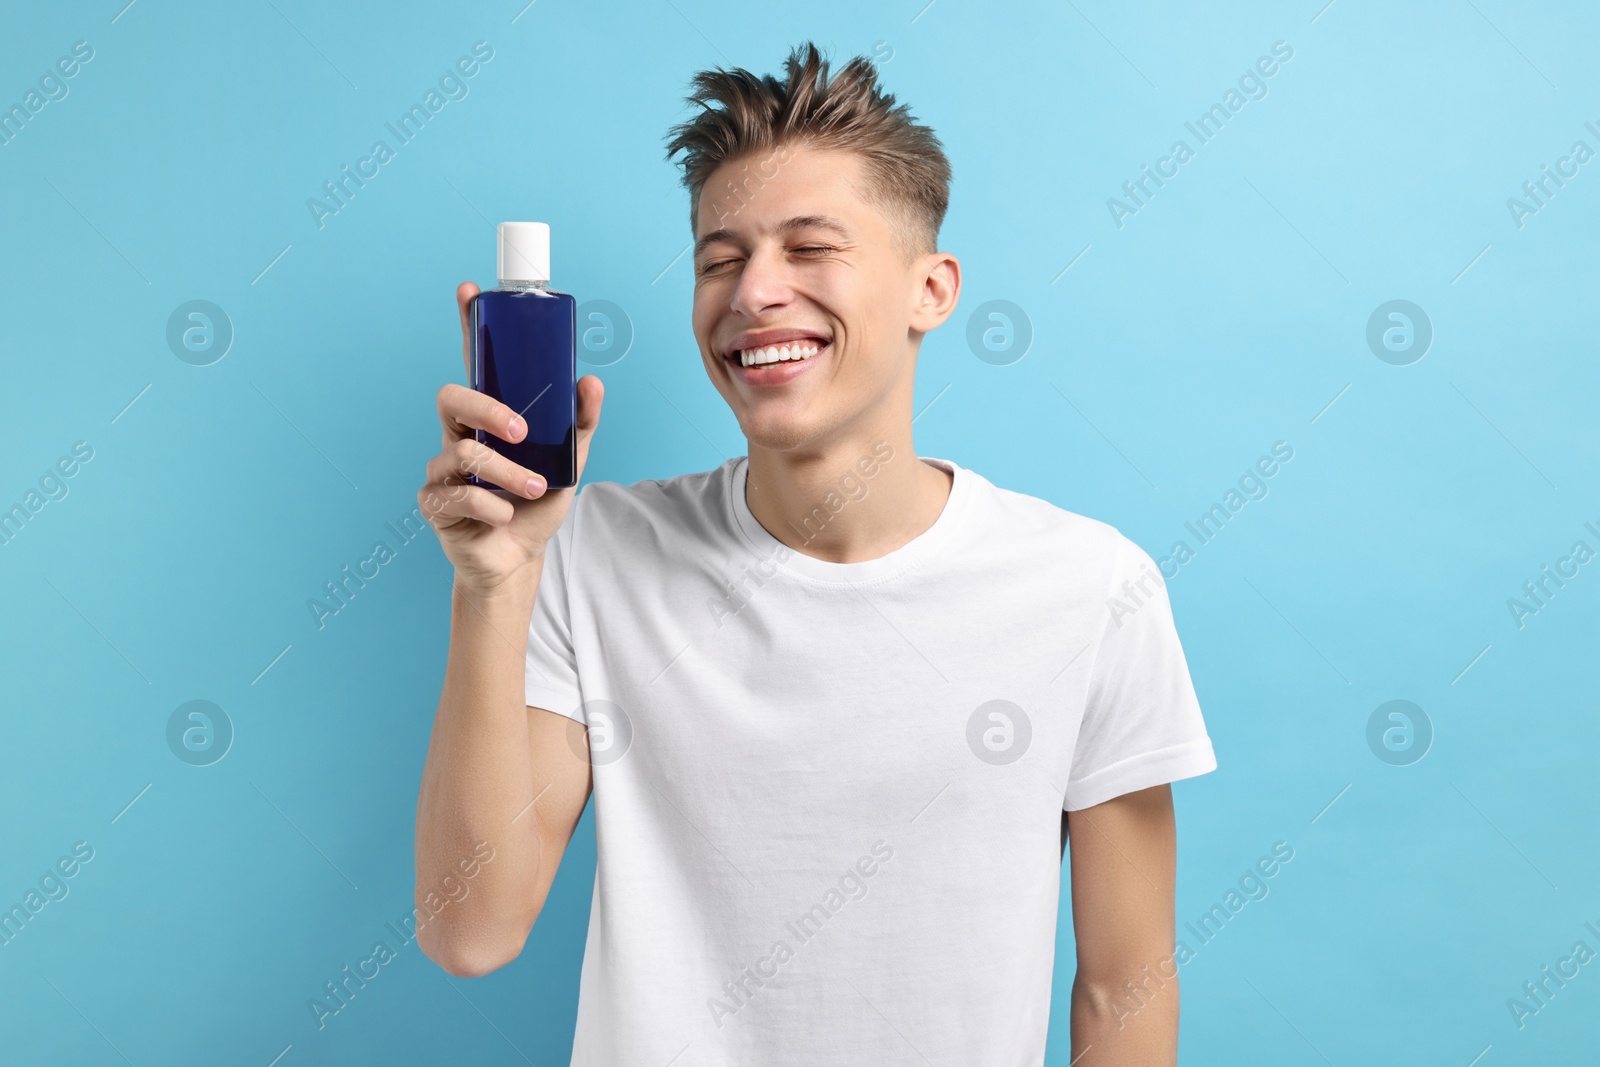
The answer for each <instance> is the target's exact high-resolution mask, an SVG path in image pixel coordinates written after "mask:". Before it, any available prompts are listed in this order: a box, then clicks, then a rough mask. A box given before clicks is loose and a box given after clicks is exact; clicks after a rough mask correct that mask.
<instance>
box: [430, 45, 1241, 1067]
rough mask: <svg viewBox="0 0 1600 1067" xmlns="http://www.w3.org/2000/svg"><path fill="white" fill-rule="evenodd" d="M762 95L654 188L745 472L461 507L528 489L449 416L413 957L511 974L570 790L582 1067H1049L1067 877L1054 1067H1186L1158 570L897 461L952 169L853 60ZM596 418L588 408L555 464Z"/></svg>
mask: <svg viewBox="0 0 1600 1067" xmlns="http://www.w3.org/2000/svg"><path fill="white" fill-rule="evenodd" d="M786 66H787V78H786V80H784V81H782V82H780V81H778V80H777V79H775V78H772V77H766V78H758V77H756V76H754V75H752V74H750V73H749V72H747V71H744V70H735V71H731V72H729V71H722V70H718V71H708V72H703V73H701V74H699V75H698V76H697V77H696V79H695V82H694V85H695V93H694V95H692V96H691V97H690V100H691V102H692V103H696V104H698V105H700V106H701V109H702V110H701V112H700V113H699V114H698V115H696V116H695V117H694V118H693V119H692V120H691V121H688V122H686V123H684V124H682V125H680V126H678V127H676V128H675V129H674V130H673V131H672V132H673V134H674V135H675V136H674V139H673V140H672V141H671V144H670V147H669V150H668V155H669V157H670V156H671V155H672V154H673V153H675V152H678V151H683V152H684V153H685V158H684V166H685V173H684V180H685V184H686V185H687V186H688V187H689V192H690V203H691V212H690V225H691V228H692V230H693V233H694V236H695V246H694V268H693V269H694V275H695V282H694V309H693V329H694V335H695V338H696V341H697V342H698V344H699V348H700V356H701V359H702V361H703V363H704V364H705V369H706V373H707V375H708V376H709V377H710V379H711V382H712V384H713V385H714V386H715V387H716V389H717V391H718V392H719V393H721V394H722V397H723V398H724V399H725V400H726V401H727V403H728V405H729V407H730V408H732V410H733V413H734V415H735V416H736V417H737V418H738V420H739V425H740V427H741V429H742V430H743V431H744V434H745V436H746V438H747V439H748V446H749V448H748V456H739V457H736V458H734V459H730V460H728V461H727V462H725V463H723V464H722V465H721V466H719V467H717V468H716V469H715V470H712V471H707V472H702V473H697V474H688V475H681V476H678V477H673V478H667V479H661V480H648V481H642V482H638V483H635V484H633V485H630V486H622V485H618V484H615V483H609V482H595V483H591V484H589V485H587V486H585V487H584V491H583V492H582V493H577V492H576V491H575V490H573V489H556V490H551V491H548V492H541V491H540V490H541V488H542V487H541V486H535V487H533V488H530V489H529V490H528V491H527V492H526V494H524V496H525V499H517V498H513V497H511V496H509V495H506V496H502V495H499V494H497V493H494V492H491V491H489V490H486V489H482V488H477V487H470V486H467V485H465V484H464V475H465V474H466V472H468V471H476V472H479V473H482V474H483V475H484V476H485V477H486V478H488V479H489V480H490V481H492V482H494V483H495V484H497V485H503V486H512V485H521V484H522V483H523V481H524V480H526V479H527V477H528V474H529V472H527V471H526V470H523V469H521V468H519V467H516V466H515V465H514V464H512V463H510V462H509V461H507V460H505V459H503V458H502V457H500V456H498V454H496V453H494V452H492V451H490V450H488V449H486V448H484V447H483V446H479V445H477V444H476V443H475V442H474V441H473V436H472V433H473V429H474V428H482V429H485V430H487V431H489V432H491V433H493V434H495V435H496V436H498V437H501V438H503V439H505V440H511V441H514V440H517V439H518V438H519V437H520V436H521V435H522V433H524V432H526V427H525V426H524V425H522V423H521V422H520V421H519V420H517V419H516V418H515V413H514V412H512V411H510V409H508V408H507V407H505V406H504V405H502V404H499V403H497V402H495V401H493V400H491V399H489V398H488V397H486V396H483V395H481V394H478V393H475V392H472V391H471V390H468V389H465V388H463V387H461V386H459V385H447V386H445V387H444V388H443V389H442V390H441V391H440V393H439V398H438V402H439V411H440V417H441V420H442V422H443V425H444V449H443V451H442V452H441V454H440V455H439V456H438V457H436V458H435V459H434V460H432V461H431V462H430V463H429V466H428V474H427V484H426V485H424V486H423V488H422V490H421V491H420V492H419V494H418V499H419V503H420V504H421V506H422V508H423V510H424V513H425V514H426V515H427V516H428V519H429V521H430V522H431V523H432V524H433V526H434V527H435V529H436V530H437V531H438V534H439V539H440V542H441V544H442V545H443V546H444V549H445V552H446V554H447V555H448V556H449V558H450V560H451V561H452V562H453V563H454V564H455V568H456V588H455V594H454V603H453V613H454V614H453V618H452V628H451V640H450V652H449V661H448V666H447V669H446V673H445V681H444V691H443V694H442V696H441V698H440V702H439V709H438V714H437V717H436V719H435V724H434V731H433V737H432V741H431V743H430V746H429V750H428V758H427V764H426V767H425V769H424V772H423V781H422V791H421V797H420V801H419V805H418V817H417V884H416V892H417V907H418V909H419V913H421V914H425V915H430V914H432V913H433V912H435V911H437V912H438V914H437V915H436V916H435V917H433V918H431V919H430V920H429V921H428V922H427V923H426V925H424V926H423V927H422V928H421V930H420V932H419V940H420V942H421V944H422V947H423V950H424V951H425V952H426V953H427V954H428V955H429V956H430V957H431V958H433V959H434V960H436V961H437V962H438V963H439V964H440V965H441V966H443V967H444V968H445V969H446V970H447V971H449V972H451V973H452V974H456V975H480V974H484V973H486V972H488V971H492V970H494V969H495V968H497V967H501V966H503V965H504V964H506V963H508V962H509V961H511V960H512V959H514V958H515V957H516V956H517V954H518V952H520V951H521V949H522V946H523V943H524V941H525V939H526V938H527V935H528V932H529V929H530V928H531V927H532V925H533V923H534V921H535V919H536V918H537V917H538V915H539V911H540V908H541V906H542V905H543V903H544V900H545V895H546V893H547V892H548V890H549V887H550V884H551V881H552V879H553V878H554V877H555V872H556V868H557V865H558V864H559V863H560V860H561V855H562V852H563V850H564V848H565V847H566V844H567V842H568V840H569V839H570V837H571V834H572V830H573V827H574V826H575V825H576V823H577V821H578V818H579V816H580V815H581V814H582V811H583V808H584V805H585V803H586V802H587V799H588V795H589V793H590V791H591V789H592V791H593V794H594V800H595V833H596V839H597V847H598V853H599V855H598V864H597V872H596V881H595V887H594V898H593V905H592V910H591V913H590V919H589V932H588V942H587V947H586V950H585V953H584V962H583V974H582V979H581V986H580V994H579V1007H578V1023H577V1035H576V1039H575V1044H574V1048H573V1056H572V1063H573V1064H575V1065H576V1064H582V1065H591V1064H592V1065H606V1067H619V1065H629V1067H632V1065H644V1067H666V1065H667V1064H673V1065H675V1067H690V1065H696V1067H699V1065H741V1067H749V1065H756V1064H759V1065H761V1067H782V1065H791V1064H792V1065H800V1064H805V1065H816V1064H873V1065H878V1064H913V1063H915V1064H921V1063H929V1064H932V1063H939V1064H953V1065H954V1064H959V1065H963V1067H973V1065H979V1064H981V1065H985V1067H988V1065H1012V1064H1016V1065H1024V1064H1026V1065H1038V1064H1042V1063H1043V1059H1044V1046H1045V1031H1046V1025H1047V1021H1048V1014H1049V1006H1050V984H1051V973H1052V972H1051V968H1052V963H1053V954H1054V938H1055V933H1056V913H1057V908H1058V903H1059V894H1060V885H1061V859H1062V851H1063V850H1064V848H1065V844H1064V842H1065V840H1067V839H1070V841H1071V846H1072V904H1073V924H1074V930H1075V933H1076V937H1077V946H1078V961H1077V963H1078V969H1077V975H1076V978H1075V980H1074V982H1073V987H1072V1053H1073V1063H1074V1065H1075V1067H1092V1065H1102V1064H1124V1063H1128V1064H1131V1063H1137V1064H1162V1063H1169V1064H1170V1063H1173V1062H1175V1060H1176V1049H1177V1020H1178V991H1177V979H1176V973H1177V972H1176V966H1175V965H1174V964H1173V962H1172V959H1173V945H1174V936H1173V935H1174V931H1173V925H1174V920H1173V884H1174V866H1175V847H1176V846H1175V832H1174V819H1173V811H1172V800H1171V793H1170V788H1169V786H1168V784H1167V783H1169V782H1171V781H1174V780H1176V779H1179V778H1185V777H1189V776H1192V775H1197V774H1202V773H1204V772H1206V771H1209V770H1212V769H1214V768H1215V766H1216V760H1215V758H1214V756H1213V753H1212V748H1211V743H1210V740H1209V738H1208V737H1207V734H1206V730H1205V725H1204V722H1203V721H1202V718H1201V714H1200V709H1199V706H1198V703H1197V701H1196V698H1195V694H1194V689H1193V687H1192V685H1191V682H1190V678H1189V673H1188V669H1187V665H1186V663H1185V660H1184V656H1183V652H1182V650H1181V648H1180V645H1179V642H1178V639H1177V635H1176V633H1175V630H1174V627H1173V621H1172V615H1171V608H1170V605H1169V602H1168V599H1167V594H1166V590H1165V588H1164V586H1163V584H1162V581H1161V577H1160V574H1159V571H1158V570H1157V569H1156V567H1155V565H1154V564H1153V563H1152V561H1151V559H1150V557H1149V556H1148V555H1146V554H1145V553H1144V552H1143V551H1142V550H1141V549H1140V548H1139V547H1138V546H1136V545H1135V544H1133V543H1132V542H1131V541H1129V540H1128V539H1127V538H1125V537H1123V536H1122V535H1121V534H1120V533H1118V532H1117V530H1116V529H1114V528H1113V527H1111V526H1109V525H1106V524H1105V523H1102V522H1098V521H1096V520H1094V519H1090V518H1085V517H1083V516H1080V515H1076V514H1074V513H1072V512H1069V511H1065V510H1062V509H1060V508H1058V507H1055V506H1054V505H1051V504H1049V503H1046V502H1045V501H1043V500H1039V499H1036V498H1034V497H1030V496H1025V495H1023V494H1020V493H1016V492H1012V491H1009V490H1005V489H1001V488H998V487H996V486H995V485H993V484H991V483H990V482H989V481H987V480H986V479H985V478H983V477H982V476H981V475H979V474H978V473H976V472H975V471H971V470H968V469H966V468H964V467H962V466H960V465H959V464H957V463H956V462H954V461H953V460H949V459H941V458H935V457H924V456H918V455H917V453H916V451H915V448H914V446H913V444H912V434H911V420H912V412H913V408H912V381H913V372H914V370H915V365H916V356H917V352H918V348H919V346H920V344H921V340H922V337H923V336H924V335H925V334H926V333H928V331H930V330H932V329H934V328H936V327H938V326H939V325H941V324H942V323H944V322H945V320H946V319H947V318H949V316H950V315H951V313H952V312H953V311H954V310H955V307H956V300H957V296H958V294H959V292H960V287H961V275H960V266H959V264H958V263H957V261H956V258H955V257H954V256H952V255H950V254H949V253H946V252H939V251H937V250H936V248H937V244H936V241H937V237H938V231H939V226H940V223H941V222H942V220H943V217H944V213H945V208H946V204H947V202H948V188H949V181H950V169H949V165H948V163H947V162H946V160H945V157H944V154H943V152H942V150H941V148H940V145H939V142H938V140H937V139H936V138H935V137H934V135H933V134H932V133H931V132H930V131H929V130H928V129H926V128H925V127H922V126H919V125H917V124H916V123H915V121H914V120H913V119H912V117H911V116H910V115H909V113H908V112H907V109H906V107H905V106H904V105H902V106H900V107H898V108H895V107H892V106H891V105H892V104H893V101H894V98H893V97H892V96H886V95H883V94H881V93H880V92H879V91H878V89H877V87H876V71H875V68H874V67H873V66H872V64H871V63H870V62H869V61H868V60H866V59H864V58H857V59H855V60H852V61H851V62H850V63H849V64H848V65H846V66H845V67H844V68H843V69H842V70H841V71H840V72H839V73H838V75H837V77H835V78H834V79H832V80H830V79H829V77H828V68H827V63H826V62H825V61H824V60H823V59H822V58H821V57H820V56H819V54H818V53H817V50H816V49H815V48H814V47H811V46H806V47H804V48H802V49H797V50H796V51H795V53H794V54H793V55H791V57H790V58H789V60H788V61H787V64H786ZM712 105H717V106H715V107H713V106H712ZM476 291H477V290H476V289H475V287H473V286H472V285H471V284H465V285H463V286H461V288H460V289H459V290H458V291H457V301H458V306H459V308H460V309H461V311H462V316H463V323H464V324H465V321H466V319H465V308H466V302H467V301H468V300H469V299H470V298H471V296H472V294H473V293H475V292H476ZM464 329H465V327H464ZM463 350H464V351H463V354H465V345H463ZM601 396H602V390H601V387H600V383H599V381H598V380H597V379H595V378H594V377H593V376H585V377H584V378H583V379H582V380H581V381H580V382H579V406H580V429H579V435H578V449H579V463H580V466H581V464H583V463H584V462H585V461H586V459H587V456H588V449H589V444H590V441H591V439H592V437H593V434H594V431H595V427H596V425H597V423H598V420H599V415H600V404H601ZM1018 447H1019V448H1027V447H1032V446H1030V445H1029V444H1028V443H1027V442H1023V441H1019V442H1018ZM490 849H492V859H490V860H489V861H488V862H474V863H471V864H470V866H471V868H472V870H473V876H472V878H471V881H470V883H469V884H470V891H469V892H468V893H466V894H465V895H464V896H459V897H457V896H452V897H451V903H450V905H449V906H448V907H442V908H441V907H435V906H434V905H437V904H438V903H439V899H438V895H437V894H438V892H439V889H438V887H439V886H440V885H442V884H445V883H446V880H447V879H451V883H450V884H455V882H456V881H459V877H460V875H461V874H462V873H464V872H465V871H466V870H467V869H468V865H469V864H468V862H467V861H468V858H470V857H473V856H475V855H476V856H478V857H479V858H480V859H481V856H482V855H484V854H489V850H490ZM430 895H431V896H432V898H433V900H432V904H430V903H429V897H430ZM423 909H426V910H423Z"/></svg>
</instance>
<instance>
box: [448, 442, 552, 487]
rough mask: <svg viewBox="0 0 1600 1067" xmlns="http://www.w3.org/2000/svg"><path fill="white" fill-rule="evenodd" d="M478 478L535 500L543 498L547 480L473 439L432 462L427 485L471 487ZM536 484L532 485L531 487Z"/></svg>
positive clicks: (458, 445) (450, 449) (449, 449)
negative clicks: (468, 479)
mask: <svg viewBox="0 0 1600 1067" xmlns="http://www.w3.org/2000/svg"><path fill="white" fill-rule="evenodd" d="M468 475H475V476H476V477H478V478H482V479H484V480H486V481H489V482H493V483H494V484H495V485H497V486H499V487H500V488H502V489H508V490H510V491H511V492H514V493H516V494H517V495H518V496H522V497H526V498H528V499H529V500H533V499H536V498H538V497H539V496H541V495H543V493H544V491H545V486H546V483H545V480H544V478H543V476H541V475H540V474H538V473H537V472H535V471H531V470H529V469H528V468H526V467H524V466H522V465H521V464H520V463H515V462H513V461H512V460H509V459H507V458H506V457H505V456H502V455H501V454H500V453H498V452H496V451H495V450H494V449H492V448H490V447H489V446H487V445H481V444H479V443H478V442H476V441H473V440H470V439H463V440H460V441H457V442H456V443H455V444H453V445H451V446H450V447H449V448H447V449H445V450H444V451H443V452H441V453H440V454H439V455H437V456H434V457H433V458H432V459H430V460H429V461H428V468H427V484H429V485H434V486H455V485H469V484H470V483H469V482H468V481H467V476H468ZM530 482H531V483H532V484H531V485H530V484H529V483H530Z"/></svg>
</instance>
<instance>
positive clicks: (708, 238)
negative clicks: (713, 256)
mask: <svg viewBox="0 0 1600 1067" xmlns="http://www.w3.org/2000/svg"><path fill="white" fill-rule="evenodd" d="M805 229H820V230H828V231H830V232H831V233H834V234H836V235H838V236H839V237H840V238H842V239H843V240H847V241H848V240H849V239H850V238H851V237H852V236H853V235H852V234H851V232H850V228H849V227H848V226H846V225H845V224H844V223H842V222H840V221H839V220H838V219H835V218H830V217H829V216H827V215H796V216H795V217H794V218H791V219H784V220H783V221H782V222H780V223H779V224H778V230H779V232H780V233H788V232H789V231H791V230H805ZM738 239H739V236H738V234H736V233H734V232H733V231H732V230H729V229H726V228H724V229H720V230H712V231H711V232H710V233H708V234H706V235H705V236H704V237H702V238H700V240H698V241H696V242H695V243H694V255H695V258H696V259H698V258H700V253H701V252H704V251H705V250H706V248H707V247H708V246H710V245H714V244H716V243H717V242H719V241H737V240H738Z"/></svg>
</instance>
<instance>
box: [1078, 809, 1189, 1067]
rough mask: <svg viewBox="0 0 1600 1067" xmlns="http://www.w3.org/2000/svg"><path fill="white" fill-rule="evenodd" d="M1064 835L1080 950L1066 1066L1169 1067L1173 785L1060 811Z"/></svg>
mask: <svg viewBox="0 0 1600 1067" xmlns="http://www.w3.org/2000/svg"><path fill="white" fill-rule="evenodd" d="M1067 836H1068V841H1069V843H1070V846H1071V849H1072V928H1073V932H1074V935H1075V936H1076V938H1077V942H1078V972H1077V976H1076V977H1075V978H1074V979H1073V982H1072V1057H1071V1059H1072V1064H1073V1067H1113V1065H1115V1067H1122V1065H1124V1064H1128V1065H1133V1064H1137V1065H1139V1067H1167V1065H1175V1064H1176V1063H1177V1062H1178V976H1177V964H1176V963H1175V962H1174V961H1173V957H1172V949H1173V935H1174V929H1173V927H1174V919H1173V910H1174V904H1173V894H1174V886H1175V882H1176V868H1177V830H1176V824H1175V820H1174V817H1173V811H1172V787H1171V786H1169V785H1158V786H1153V787H1151V788H1149V789H1141V790H1138V791H1136V792H1132V793H1125V794H1123V795H1122V796H1119V797H1115V798H1113V799H1111V800H1108V801H1106V802H1105V803H1103V804H1096V805H1094V806H1093V807H1089V808H1084V809H1082V810H1080V811H1072V812H1068V813H1067ZM1080 1057H1081V1058H1080Z"/></svg>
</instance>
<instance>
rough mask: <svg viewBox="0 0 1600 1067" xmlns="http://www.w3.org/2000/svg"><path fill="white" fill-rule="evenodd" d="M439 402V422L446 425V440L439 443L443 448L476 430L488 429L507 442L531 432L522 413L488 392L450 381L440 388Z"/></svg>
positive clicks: (514, 440)
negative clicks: (519, 413)
mask: <svg viewBox="0 0 1600 1067" xmlns="http://www.w3.org/2000/svg"><path fill="white" fill-rule="evenodd" d="M437 403H438V407H439V423H440V425H441V426H443V427H444V443H443V444H442V445H441V446H440V447H441V448H443V449H446V450H448V449H449V448H450V447H451V446H453V445H454V444H455V443H456V442H457V441H459V440H461V439H463V438H470V437H473V436H474V435H473V431H474V430H487V431H489V432H490V433H492V434H494V435H495V436H496V437H498V438H500V440H502V441H506V442H508V443H514V442H516V441H520V440H522V439H523V438H524V437H526V436H527V434H528V424H527V422H526V421H525V420H524V419H523V418H522V416H521V415H518V414H517V413H516V412H515V411H512V410H511V408H509V407H507V406H506V405H505V404H502V403H501V402H500V401H498V400H496V399H495V398H494V397H492V396H490V395H489V394H488V393H480V392H478V391H477V390H476V389H468V388H467V387H466V386H464V385H457V384H456V383H454V382H449V383H447V384H445V385H444V386H442V387H440V389H439V394H438V397H437Z"/></svg>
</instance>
